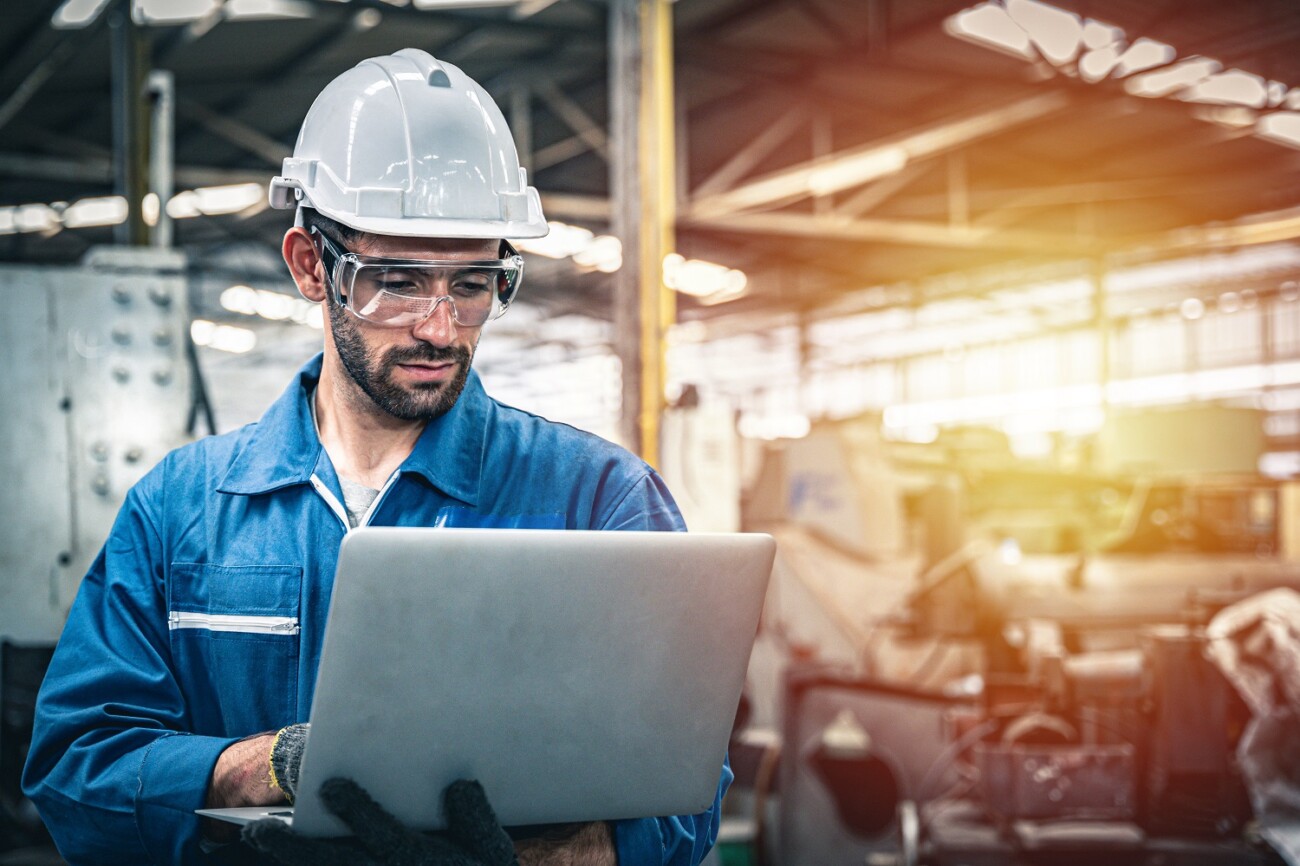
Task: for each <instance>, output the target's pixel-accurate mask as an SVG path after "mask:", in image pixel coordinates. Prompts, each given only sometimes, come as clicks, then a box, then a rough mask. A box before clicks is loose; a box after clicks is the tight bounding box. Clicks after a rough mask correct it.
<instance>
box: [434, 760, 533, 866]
mask: <svg viewBox="0 0 1300 866" xmlns="http://www.w3.org/2000/svg"><path fill="white" fill-rule="evenodd" d="M443 808H444V810H445V811H446V813H447V834H448V835H449V836H451V838H452V840H453V841H454V842H456V844H458V845H460V846H461V847H462V848H464V849H465V850H466V851H468V852H469V853H470V855H471V856H473V857H475V858H477V859H478V860H480V861H482V862H483V863H485V864H487V866H510V864H513V863H515V862H516V861H515V846H514V843H513V842H512V841H510V836H509V835H507V833H506V831H505V830H504V829H502V827H501V822H499V821H498V820H497V816H496V812H494V811H493V810H492V804H491V803H489V802H488V798H487V794H486V793H485V792H484V791H483V786H482V785H480V784H479V783H478V782H475V781H472V780H469V779H461V780H459V781H456V782H452V783H451V784H450V785H448V786H447V790H446V791H445V792H444V793H443Z"/></svg>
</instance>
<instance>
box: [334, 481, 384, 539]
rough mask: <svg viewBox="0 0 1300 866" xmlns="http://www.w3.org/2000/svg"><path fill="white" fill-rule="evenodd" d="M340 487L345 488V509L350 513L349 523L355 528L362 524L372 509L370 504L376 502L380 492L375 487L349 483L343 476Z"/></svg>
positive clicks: (353, 482)
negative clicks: (362, 519)
mask: <svg viewBox="0 0 1300 866" xmlns="http://www.w3.org/2000/svg"><path fill="white" fill-rule="evenodd" d="M339 485H340V486H341V487H342V488H343V507H344V508H346V509H347V512H348V523H349V525H351V526H353V527H355V526H357V525H358V524H360V523H361V518H363V517H365V516H366V511H368V510H369V509H370V504H371V503H372V502H374V501H375V497H376V496H378V495H379V491H378V490H376V489H375V488H373V487H367V486H366V485H364V484H357V483H356V482H355V481H349V480H347V479H346V478H344V477H343V476H341V475H340V476H339Z"/></svg>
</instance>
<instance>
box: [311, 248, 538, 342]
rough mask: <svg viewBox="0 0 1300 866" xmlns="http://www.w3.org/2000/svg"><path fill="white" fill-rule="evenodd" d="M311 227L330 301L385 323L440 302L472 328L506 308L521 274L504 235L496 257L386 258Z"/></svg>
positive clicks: (418, 317) (398, 323)
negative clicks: (348, 246) (351, 247)
mask: <svg viewBox="0 0 1300 866" xmlns="http://www.w3.org/2000/svg"><path fill="white" fill-rule="evenodd" d="M311 233H312V236H313V237H314V238H319V241H320V242H319V244H318V245H317V247H316V249H317V251H318V252H319V253H320V259H321V264H322V265H324V267H325V273H326V275H327V276H328V278H329V279H328V282H329V288H330V291H331V293H332V294H333V296H334V302H335V303H337V304H340V305H341V306H344V307H347V308H348V310H350V311H351V312H352V314H353V315H355V316H356V317H357V318H359V319H364V320H366V321H367V322H372V323H374V324H376V325H382V326H384V327H389V328H409V327H413V326H414V325H417V324H419V323H420V322H423V321H424V320H425V319H427V318H428V317H429V316H431V315H433V313H434V311H435V310H437V309H438V305H439V304H441V303H443V302H446V303H447V304H449V305H450V306H451V317H452V320H453V321H455V323H456V324H457V325H460V326H462V327H465V328H477V327H479V326H480V325H482V324H483V323H484V322H486V321H487V320H488V319H495V318H497V317H498V316H500V315H501V314H502V313H504V312H505V311H506V307H508V306H510V302H511V301H513V300H514V298H515V293H516V292H518V291H519V282H520V280H521V279H522V278H523V275H524V259H523V256H521V255H519V252H518V251H517V250H515V248H514V247H512V246H510V244H509V243H507V242H506V241H502V242H501V253H500V255H501V258H500V259H491V260H487V261H473V262H465V261H446V260H441V261H440V260H436V259H388V258H382V257H379V256H361V255H357V254H356V253H354V252H351V251H349V250H346V249H343V248H342V247H340V246H339V245H338V244H336V243H335V242H334V241H332V240H330V239H329V238H328V237H326V235H325V234H324V233H322V232H321V231H320V230H319V229H315V228H313V229H312V230H311Z"/></svg>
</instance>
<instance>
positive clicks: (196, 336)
mask: <svg viewBox="0 0 1300 866" xmlns="http://www.w3.org/2000/svg"><path fill="white" fill-rule="evenodd" d="M190 337H191V338H192V339H193V340H194V344H195V345H196V346H206V347H208V348H210V349H217V350H218V351H221V352H233V353H235V354H237V355H242V354H244V353H245V352H251V351H252V350H253V349H254V348H255V347H256V346H257V334H255V333H253V332H252V331H250V330H249V329H248V328H236V327H234V326H233V325H218V324H217V323H216V322H209V321H208V320H207V319H195V320H194V321H193V322H191V323H190Z"/></svg>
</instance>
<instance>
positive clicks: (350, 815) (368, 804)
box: [320, 778, 426, 863]
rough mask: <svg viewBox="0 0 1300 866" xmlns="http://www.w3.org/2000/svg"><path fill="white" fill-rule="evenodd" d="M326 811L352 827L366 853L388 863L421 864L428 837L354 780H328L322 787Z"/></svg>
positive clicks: (321, 791) (321, 794)
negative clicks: (401, 818)
mask: <svg viewBox="0 0 1300 866" xmlns="http://www.w3.org/2000/svg"><path fill="white" fill-rule="evenodd" d="M320 798H321V800H323V801H324V802H325V806H326V808H328V809H329V810H330V811H331V812H333V813H334V814H335V815H337V816H338V818H339V820H340V821H342V822H343V823H344V824H347V825H348V829H350V830H351V831H352V832H353V833H354V834H355V835H356V837H357V840H358V841H359V842H360V843H361V844H362V845H363V846H365V849H366V850H367V851H369V852H370V853H371V854H373V855H375V856H376V857H378V858H380V859H381V860H384V861H385V862H399V863H407V862H412V863H414V862H419V859H420V856H421V855H422V854H423V853H424V852H425V851H426V847H425V844H424V837H423V836H421V835H420V834H419V833H416V832H415V831H414V830H411V829H410V828H408V827H407V826H406V825H405V824H403V823H402V822H401V821H399V820H397V819H396V818H394V817H393V816H392V815H391V814H389V812H388V811H387V810H386V809H384V807H383V806H380V805H379V804H378V803H376V802H375V801H374V799H373V798H372V797H371V796H370V795H369V794H368V793H366V790H365V789H364V788H362V787H361V786H360V785H358V784H357V783H356V782H354V781H352V780H351V779H339V778H335V779H327V780H326V781H325V784H323V785H321V786H320Z"/></svg>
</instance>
